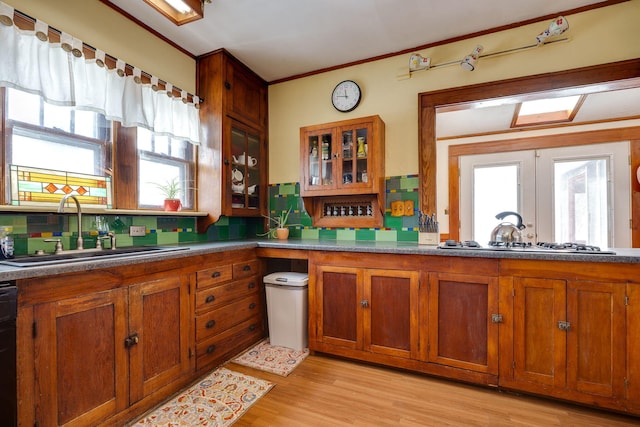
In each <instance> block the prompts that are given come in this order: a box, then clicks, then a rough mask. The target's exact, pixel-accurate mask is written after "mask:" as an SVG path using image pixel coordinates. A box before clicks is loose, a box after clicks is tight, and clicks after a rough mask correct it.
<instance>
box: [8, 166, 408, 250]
mask: <svg viewBox="0 0 640 427" xmlns="http://www.w3.org/2000/svg"><path fill="white" fill-rule="evenodd" d="M386 191H387V194H386V206H385V215H384V227H382V228H316V227H313V226H312V225H311V217H309V215H308V214H307V212H306V211H305V209H304V203H303V201H302V198H301V197H300V184H299V183H297V182H289V183H282V184H273V185H270V186H269V211H270V214H271V215H276V214H277V213H279V212H281V211H283V210H288V209H291V214H290V215H289V223H290V224H296V225H295V226H292V227H290V229H291V231H290V234H289V238H290V239H312V240H313V239H316V240H317V239H329V240H345V241H349V240H370V241H403V242H417V241H418V228H417V227H418V215H417V212H416V213H415V214H414V215H413V216H403V217H392V216H391V209H390V203H391V202H392V201H394V200H413V201H414V204H415V206H418V177H417V175H405V176H394V177H388V178H387V179H386ZM102 217H103V218H104V219H105V220H106V223H107V224H108V226H109V230H110V231H113V232H114V233H116V241H117V244H118V246H119V247H127V246H140V245H172V244H177V243H193V242H213V241H220V240H237V239H245V238H254V237H256V236H257V235H258V234H260V233H263V232H264V219H263V218H233V217H221V218H220V219H219V220H218V222H217V223H215V224H213V225H212V226H211V227H209V229H208V230H207V231H206V233H201V234H198V233H196V218H195V217H166V216H161V217H156V216H152V215H150V216H126V215H103V216H102ZM0 225H11V226H13V233H12V236H13V239H14V247H15V253H16V255H25V254H30V253H34V252H35V251H36V250H39V249H42V250H44V251H45V252H53V250H54V246H55V243H53V242H45V239H61V240H62V244H63V245H64V248H65V249H75V246H76V238H77V236H76V234H77V233H76V231H75V230H76V229H77V222H76V217H75V215H57V214H0ZM131 225H144V226H145V228H146V229H147V234H146V235H145V236H141V237H130V236H129V226H131ZM82 230H83V233H82V234H83V236H82V237H83V239H84V242H85V243H84V245H85V247H87V248H92V247H95V244H96V239H97V237H98V236H99V235H100V234H102V235H103V234H104V233H105V232H104V231H101V232H98V230H97V229H96V216H95V215H90V214H85V215H83V217H82Z"/></svg>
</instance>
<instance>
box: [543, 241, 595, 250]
mask: <svg viewBox="0 0 640 427" xmlns="http://www.w3.org/2000/svg"><path fill="white" fill-rule="evenodd" d="M536 246H538V247H541V248H547V249H559V250H563V249H564V250H567V249H568V250H574V251H584V252H600V248H599V247H598V246H593V245H586V244H584V243H574V242H567V243H550V242H538V243H537V244H536Z"/></svg>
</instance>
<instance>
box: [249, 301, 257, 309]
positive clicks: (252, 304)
mask: <svg viewBox="0 0 640 427" xmlns="http://www.w3.org/2000/svg"><path fill="white" fill-rule="evenodd" d="M254 308H256V303H255V302H252V303H251V304H249V310H253V309H254Z"/></svg>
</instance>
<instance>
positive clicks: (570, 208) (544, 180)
mask: <svg viewBox="0 0 640 427" xmlns="http://www.w3.org/2000/svg"><path fill="white" fill-rule="evenodd" d="M628 161H629V143H628V142H627V141H623V142H611V143H604V144H588V145H582V146H576V147H561V148H550V149H546V150H539V151H538V162H537V164H536V169H537V170H536V175H537V177H538V183H539V188H538V193H537V206H538V215H537V218H538V221H539V222H540V225H541V226H542V225H544V228H542V227H539V228H538V229H539V231H540V234H539V236H538V240H539V241H546V242H550V241H554V242H558V243H569V242H571V243H582V244H587V245H594V246H599V247H601V248H607V247H618V248H627V247H630V246H631V230H630V227H629V221H630V218H631V210H630V204H631V201H630V194H631V189H630V185H631V184H630V182H631V179H630V176H629V172H630V170H629V169H630V168H629V163H628Z"/></svg>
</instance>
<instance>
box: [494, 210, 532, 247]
mask: <svg viewBox="0 0 640 427" xmlns="http://www.w3.org/2000/svg"><path fill="white" fill-rule="evenodd" d="M510 215H513V216H515V217H516V218H517V219H518V223H517V224H512V223H510V222H501V223H500V224H498V225H497V226H496V228H494V229H493V231H492V232H491V241H490V242H489V244H490V245H509V244H511V243H521V242H522V231H521V230H524V229H525V228H526V225H524V224H523V223H522V217H521V216H520V214H519V213H517V212H509V211H506V212H500V213H499V214H498V215H496V219H499V220H503V219H504V218H505V217H507V216H510Z"/></svg>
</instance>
